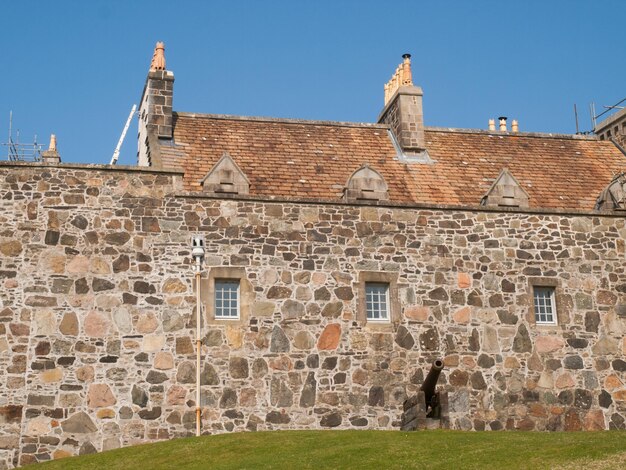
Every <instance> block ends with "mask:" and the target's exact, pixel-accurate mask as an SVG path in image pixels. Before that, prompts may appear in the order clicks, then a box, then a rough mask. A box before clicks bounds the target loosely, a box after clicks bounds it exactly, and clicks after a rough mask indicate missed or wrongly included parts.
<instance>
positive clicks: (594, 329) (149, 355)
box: [0, 163, 626, 468]
mask: <svg viewBox="0 0 626 470" xmlns="http://www.w3.org/2000/svg"><path fill="white" fill-rule="evenodd" d="M0 227H1V228H0V366H1V367H2V370H3V371H4V375H3V380H2V381H1V382H0V468H11V467H14V466H17V465H24V464H28V463H31V462H38V461H44V460H48V459H56V458H60V457H64V456H68V455H77V454H88V453H92V452H98V451H103V450H107V449H113V448H116V447H120V446H128V445H133V444H138V443H144V442H149V441H155V440H159V439H169V438H175V437H181V436H188V435H192V434H193V431H194V418H195V415H194V407H195V402H194V397H195V395H194V390H195V388H194V387H195V362H194V359H195V353H196V351H195V345H194V342H193V339H194V336H195V329H196V326H197V325H195V316H194V308H195V297H194V285H193V282H192V278H193V270H192V266H191V259H190V250H189V243H190V238H191V236H192V235H194V234H197V233H202V234H204V236H205V237H206V244H207V257H206V262H207V263H206V264H207V267H206V272H205V276H206V275H210V274H207V273H210V272H211V270H216V271H217V272H219V270H220V269H221V270H224V269H226V270H228V269H231V270H234V271H236V272H238V273H241V275H242V276H244V279H243V282H244V283H246V285H248V287H249V288H248V291H249V292H248V294H247V297H246V299H245V303H246V305H245V306H244V305H242V308H245V309H246V311H247V314H246V317H245V319H244V320H245V321H240V322H232V323H227V322H221V323H220V322H215V321H211V319H210V318H209V317H208V315H209V314H208V312H209V309H205V310H204V317H203V318H204V324H203V325H201V328H202V331H203V338H204V339H203V346H202V364H203V366H202V403H201V406H202V410H203V411H202V430H203V432H204V433H221V432H232V431H261V430H273V429H321V428H344V429H345V428H354V429H364V428H375V429H394V428H397V427H398V426H399V421H400V416H401V414H402V403H403V401H404V400H405V399H406V397H407V396H410V395H413V394H415V393H416V392H417V391H418V389H419V387H420V385H421V383H422V380H423V374H424V372H425V371H427V370H428V367H429V366H430V363H431V362H432V360H433V359H435V358H437V357H442V358H443V359H444V361H445V370H444V371H443V373H442V375H441V378H440V382H439V383H440V386H442V387H443V388H444V389H445V390H446V391H447V392H448V394H449V408H450V425H451V427H452V428H456V429H464V430H501V429H522V430H578V429H589V430H593V429H624V427H625V417H626V386H625V385H624V381H625V380H626V376H625V373H626V361H625V360H624V359H623V355H624V352H625V350H626V340H625V339H624V338H623V336H624V335H623V332H624V326H625V322H626V317H625V316H624V315H625V314H626V306H625V305H626V301H625V297H626V272H625V265H624V255H625V249H626V243H625V239H626V224H625V221H624V218H623V217H619V216H614V215H611V214H603V215H600V214H591V213H588V214H582V213H581V214H574V213H559V212H554V211H553V212H539V211H535V212H532V211H528V210H526V211H524V210H517V212H510V211H506V210H500V209H490V208H482V209H480V208H475V209H466V210H456V209H451V208H442V207H434V206H433V207H427V206H415V207H408V206H407V207H402V206H393V205H391V204H388V205H378V206H377V205H364V204H358V203H353V204H347V203H322V202H315V201H309V202H294V201H291V202H287V201H283V202H281V201H264V200H261V199H258V198H257V199H255V198H252V197H239V198H231V199H217V198H211V197H208V196H205V195H199V194H190V193H183V192H182V190H181V175H180V174H178V173H175V172H171V171H169V172H168V171H152V170H149V169H144V170H138V169H132V168H124V167H119V168H111V167H100V166H78V165H64V166H53V165H45V164H44V165H41V164H39V165H38V164H15V163H0ZM376 276H383V277H386V278H387V279H390V282H391V284H392V294H395V296H394V299H392V301H393V302H392V303H394V304H395V305H394V306H392V307H393V309H394V312H392V319H393V321H392V322H391V323H390V324H387V325H373V324H368V323H367V322H366V321H365V320H364V317H363V312H362V307H361V305H362V304H361V303H362V297H363V293H362V289H363V280H364V279H373V278H376ZM536 283H539V284H541V285H552V286H554V287H555V289H556V296H557V298H556V300H557V310H558V325H557V326H541V325H536V324H535V322H534V315H533V313H532V295H531V293H530V292H531V290H530V289H531V286H532V285H534V284H536Z"/></svg>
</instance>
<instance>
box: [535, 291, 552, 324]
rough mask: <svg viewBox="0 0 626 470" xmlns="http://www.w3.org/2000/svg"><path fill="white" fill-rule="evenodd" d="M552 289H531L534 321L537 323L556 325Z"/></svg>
mask: <svg viewBox="0 0 626 470" xmlns="http://www.w3.org/2000/svg"><path fill="white" fill-rule="evenodd" d="M554 295H555V294H554V287H539V286H535V287H533V300H534V304H535V321H536V322H537V323H550V324H555V323H556V307H555V305H556V304H555V300H554Z"/></svg>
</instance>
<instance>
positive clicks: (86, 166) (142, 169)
mask: <svg viewBox="0 0 626 470" xmlns="http://www.w3.org/2000/svg"><path fill="white" fill-rule="evenodd" d="M0 167H9V168H10V167H23V168H28V167H30V168H55V169H59V170H64V169H67V170H97V171H122V172H131V173H161V174H168V175H184V174H185V172H184V171H182V170H174V169H161V168H154V167H148V166H134V165H132V166H131V165H105V164H102V163H60V164H59V163H45V162H12V161H0Z"/></svg>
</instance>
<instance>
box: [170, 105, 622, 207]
mask: <svg viewBox="0 0 626 470" xmlns="http://www.w3.org/2000/svg"><path fill="white" fill-rule="evenodd" d="M425 134H426V146H427V150H428V152H429V154H430V157H431V158H432V159H433V160H434V161H435V162H434V163H432V164H424V163H415V162H412V163H404V162H401V161H400V160H399V159H398V157H397V152H396V149H395V148H394V145H393V143H392V141H391V138H390V136H389V133H388V128H387V126H385V125H380V124H350V123H335V122H318V121H296V120H293V121H292V120H279V119H263V118H241V117H229V116H216V115H196V114H187V113H175V115H174V144H170V145H167V144H164V145H162V146H161V155H162V161H163V166H164V167H166V168H172V169H182V170H184V172H185V176H184V187H185V189H186V190H189V191H201V190H202V187H201V185H200V180H201V179H202V178H204V176H206V174H207V173H208V172H209V170H210V169H211V168H212V166H213V165H214V164H215V163H216V162H217V161H218V160H219V159H220V157H221V156H222V155H223V153H224V152H228V153H229V154H230V155H231V157H232V158H233V159H234V160H235V161H236V162H237V164H238V165H239V167H240V168H241V169H242V171H243V172H244V173H245V174H246V176H247V177H248V179H249V180H250V194H251V195H257V196H265V197H298V198H321V199H328V200H339V199H340V198H341V196H342V189H343V187H344V186H345V184H346V182H347V180H348V178H349V176H350V175H351V174H352V172H354V171H355V170H357V169H358V168H359V167H360V166H361V165H363V164H364V163H367V164H369V165H370V166H371V167H373V168H375V169H376V170H378V171H379V172H380V173H381V174H382V175H383V177H384V178H385V180H386V182H387V184H388V185H389V198H390V200H391V201H393V202H402V203H433V204H447V205H471V206H476V205H478V204H479V203H480V200H481V198H482V196H483V195H484V194H485V192H486V191H487V190H488V189H489V187H490V185H491V184H492V183H493V181H494V180H495V178H496V177H497V176H498V175H499V174H500V172H501V170H502V169H503V168H505V167H506V168H508V169H509V171H510V172H511V173H512V174H513V175H514V176H515V178H517V180H518V181H519V182H520V184H521V185H522V186H523V187H524V189H525V190H526V191H527V192H528V194H529V196H530V207H531V208H546V209H549V208H552V209H575V210H591V209H593V207H594V203H595V200H596V198H597V196H598V195H599V194H600V192H601V191H602V190H603V189H604V188H605V187H606V185H608V184H609V182H610V181H611V178H612V176H613V174H614V173H616V172H618V171H623V170H624V169H626V157H624V155H623V154H622V153H621V152H620V151H619V150H618V149H617V148H615V146H614V145H613V144H612V143H610V142H606V141H599V140H596V139H594V138H585V137H577V136H550V135H547V134H522V133H520V134H514V135H511V134H501V133H498V132H495V133H494V132H491V133H489V132H487V131H468V130H459V129H457V130H454V129H438V128H426V133H425Z"/></svg>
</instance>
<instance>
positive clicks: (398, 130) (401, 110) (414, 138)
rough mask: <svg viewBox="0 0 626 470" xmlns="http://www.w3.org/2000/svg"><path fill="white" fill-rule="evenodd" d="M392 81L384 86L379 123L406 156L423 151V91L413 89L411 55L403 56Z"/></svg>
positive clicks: (417, 88) (415, 87)
mask: <svg viewBox="0 0 626 470" xmlns="http://www.w3.org/2000/svg"><path fill="white" fill-rule="evenodd" d="M402 59H403V60H402V63H401V64H400V65H398V68H397V69H396V71H395V73H394V74H393V76H392V77H391V80H389V82H387V84H386V85H385V107H384V108H383V111H382V112H381V113H380V116H379V117H378V122H379V123H383V124H388V125H389V126H390V127H391V130H392V132H393V134H394V136H395V138H396V140H397V141H398V144H399V145H400V147H401V148H402V151H403V152H404V153H407V154H412V153H421V152H422V151H423V150H425V148H426V145H425V139H424V112H423V111H422V95H423V93H422V89H421V88H420V87H418V86H415V85H413V76H412V72H411V54H404V55H403V56H402Z"/></svg>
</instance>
